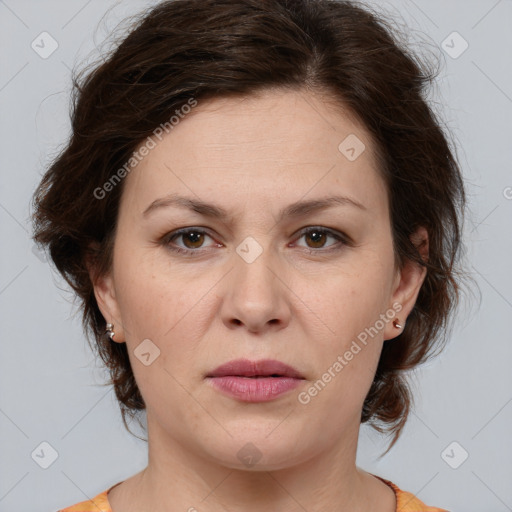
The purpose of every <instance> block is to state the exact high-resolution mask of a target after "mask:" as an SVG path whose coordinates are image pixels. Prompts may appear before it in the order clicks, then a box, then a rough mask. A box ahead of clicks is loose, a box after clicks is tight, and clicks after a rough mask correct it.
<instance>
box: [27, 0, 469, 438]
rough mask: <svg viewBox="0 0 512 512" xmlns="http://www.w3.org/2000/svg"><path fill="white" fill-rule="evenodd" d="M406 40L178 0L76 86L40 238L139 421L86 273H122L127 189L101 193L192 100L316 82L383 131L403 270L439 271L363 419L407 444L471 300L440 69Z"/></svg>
mask: <svg viewBox="0 0 512 512" xmlns="http://www.w3.org/2000/svg"><path fill="white" fill-rule="evenodd" d="M393 32H394V30H393V29H392V28H391V25H390V24H389V23H388V22H386V21H385V19H384V18H383V17H382V16H381V15H376V14H374V13H373V12H372V11H371V10H370V9H369V8H368V7H366V8H362V7H360V6H358V5H356V3H355V2H350V1H336V0H171V1H164V2H161V3H160V4H158V5H156V6H155V7H154V8H152V9H151V10H149V11H147V12H146V13H143V15H141V18H140V19H138V20H137V22H136V23H135V24H134V25H133V26H132V27H131V30H129V33H128V35H127V36H126V37H125V38H124V39H123V40H122V41H121V42H120V43H119V44H118V45H117V46H116V48H115V49H114V51H112V52H111V53H110V54H109V55H108V56H107V57H106V58H105V59H104V60H103V62H102V63H101V64H100V65H98V66H97V67H95V68H94V69H92V71H87V72H86V71H83V72H82V73H81V74H79V75H78V76H76V77H74V97H73V111H72V134H71V138H70V140H69V142H68V144H67V146H66V147H65V148H64V150H63V151H62V152H61V154H60V155H59V156H58V157H57V158H56V159H55V160H54V162H53V163H52V165H51V166H50V167H49V169H48V170H47V172H46V173H45V175H44V177H43V179H42V181H41V183H40V185H39V187H38V189H37V190H36V192H35V194H34V198H33V206H34V214H33V221H34V239H35V240H36V242H37V243H38V244H40V245H44V246H47V247H48V248H49V252H50V255H51V259H52V261H53V263H54V264H55V266H56V268H57V269H58V271H59V272H60V273H61V274H62V275H63V276H64V278H65V279H66V280H67V282H68V283H69V284H70V286H71V287H72V288H73V290H74V292H75V293H76V294H77V296H78V297H79V299H80V301H81V306H82V308H83V317H82V320H83V325H84V330H85V331H86V334H87V335H88V334H89V333H92V335H93V338H94V340H95V344H94V346H95V347H96V349H97V351H98V354H99V355H100V356H101V358H102V360H103V361H104V363H105V364H106V366H107V367H108V368H109V370H110V374H111V380H110V381H109V383H108V384H113V386H114V389H115V393H116V396H117V399H118V401H119V404H120V408H121V412H122V417H123V421H124V424H125V426H126V427H127V428H128V426H127V423H126V416H125V415H126V414H127V413H128V414H129V415H130V416H131V417H135V416H136V412H137V411H139V410H142V409H144V408H145V404H144V401H143V398H142V396H141V394H140V392H139V389H138V387H137V384H136V382H135V379H134V375H133V372H132V369H131V366H130V361H129V358H128V353H127V348H126V344H125V343H123V344H120V343H115V342H113V341H111V340H110V339H109V338H108V336H106V335H105V319H104V318H103V316H102V314H101V312H100V310H99V308H98V305H97V303H96V299H95V296H94V291H93V286H92V282H91V278H90V276H89V273H88V271H87V267H86V265H85V261H86V258H92V261H94V264H95V268H96V269H97V271H98V272H99V273H100V274H101V273H104V272H107V271H108V270H109V269H110V267H111V264H112V248H113V238H114V233H115V227H116V219H117V212H118V205H119V200H120V197H121V193H122V190H123V182H121V183H120V184H119V186H116V187H112V190H110V191H109V192H108V194H106V195H105V197H104V198H103V199H95V197H96V194H95V193H94V191H95V190H97V189H98V187H101V186H102V185H103V184H104V183H106V182H107V181H108V180H109V178H111V177H112V175H113V173H114V172H115V171H116V170H117V169H120V168H122V167H123V165H125V163H126V162H127V161H129V159H130V157H131V156H132V154H133V152H134V150H135V149H136V148H137V147H138V146H139V145H140V144H141V142H142V141H144V139H146V138H147V137H148V136H150V135H151V134H152V133H153V132H154V130H155V127H157V126H159V125H161V124H163V123H165V122H167V121H168V119H169V116H170V114H171V113H173V112H175V111H176V110H177V109H180V108H181V107H182V106H183V105H184V104H185V103H186V102H187V101H188V100H190V98H195V99H196V100H201V99H206V98H216V97H225V96H229V95H249V94H251V93H255V92H257V91H259V90H264V89H268V88H275V87H278V88H289V89H300V88H309V89H311V90H319V91H320V90H321V91H323V92H328V94H329V95H330V97H332V98H333V99H334V100H335V101H336V102H337V103H339V104H340V105H341V106H344V107H345V108H347V107H348V111H350V112H352V113H353V114H354V115H355V116H356V117H357V118H358V119H359V120H360V121H361V122H362V124H363V126H365V128H366V129H367V131H368V132H369V133H370V135H371V137H372V139H373V142H374V144H375V147H376V148H377V152H378V155H379V166H380V169H379V170H380V172H381V173H382V176H383V178H384V180H385V182H386V186H387V189H388V193H389V201H390V218H391V224H392V235H393V243H394V251H395V256H396V261H397V263H398V265H402V264H403V262H404V261H405V260H407V259H409V260H413V261H415V262H417V264H419V265H423V266H426V268H427V274H426V278H425V281H424V283H423V285H422V287H421V290H420V293H419V296H418V299H417V302H416V304H415V306H414V308H413V310H412V312H411V314H410V316H409V318H408V321H407V324H406V326H405V329H404V330H403V332H402V334H400V335H399V336H398V337H397V338H395V339H393V340H390V341H386V342H385V343H384V347H383V350H382V354H381V357H380V361H379V364H378V368H377V371H376V375H375V378H374V381H373V383H372V385H371V388H370V390H369V392H368V395H367V396H366V398H365V402H364V406H363V410H362V416H361V422H362V423H364V422H369V423H370V425H372V426H373V427H374V428H375V429H377V430H378V431H380V432H384V431H388V432H389V433H394V434H395V435H394V438H393V441H392V443H391V446H393V444H394V443H395V442H396V440H397V439H398V437H399V435H400V432H401V430H402V428H403V426H404V424H405V421H406V419H407V416H408V413H409V410H410V407H411V402H412V394H411V392H410V388H409V386H408V383H407V381H406V378H405V374H404V371H405V370H409V369H412V368H414V367H415V366H417V365H418V364H420V363H422V362H424V361H426V360H427V359H428V358H430V357H431V356H432V353H433V349H434V348H435V347H438V348H440V347H441V343H442V342H443V341H445V339H446V336H445V334H446V326H447V321H448V319H449V318H450V317H451V312H452V310H453V308H454V306H455V305H456V303H457V300H458V296H459V284H458V280H457V279H456V274H457V271H456V263H457V262H458V260H459V253H460V251H461V223H462V215H463V210H464V203H465V197H464V189H463V180H462V177H461V172H460V169H459V167H458V164H457V161H456V158H455V156H454V154H453V152H452V151H453V150H451V149H450V144H449V142H448V140H447V135H446V134H445V133H444V132H443V129H442V128H441V124H440V122H439V120H438V119H437V117H436V115H435V113H434V112H433V111H432V109H431V108H430V106H429V105H428V104H427V101H426V90H427V86H428V85H430V84H431V82H432V81H433V80H434V78H435V77H436V74H437V71H435V70H433V69H432V68H431V67H429V66H430V63H427V61H426V60H425V61H422V59H420V58H419V57H418V56H417V55H415V54H414V53H412V52H411V51H410V50H409V49H407V48H406V47H405V46H404V45H402V44H400V43H399V42H398V39H396V36H395V35H394V33H393ZM419 226H424V227H425V228H426V229H427V231H428V236H429V258H428V261H427V262H425V261H423V260H422V259H421V257H420V255H419V252H418V250H417V248H416V247H415V246H414V245H413V243H412V242H411V240H410V235H411V234H412V233H413V232H414V231H415V230H416V228H418V227H419ZM94 244H96V245H94ZM94 246H95V247H96V249H95V250H93V249H92V247H94ZM391 446H390V447H391Z"/></svg>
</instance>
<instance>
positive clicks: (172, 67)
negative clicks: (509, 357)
mask: <svg viewBox="0 0 512 512" xmlns="http://www.w3.org/2000/svg"><path fill="white" fill-rule="evenodd" d="M432 79H433V74H432V73H430V72H429V71H428V70H427V69H425V67H424V65H423V64H422V63H421V61H419V60H418V59H417V58H416V57H415V56H413V55H411V54H410V53H409V52H408V51H407V50H406V49H404V48H401V47H400V45H399V44H398V43H397V42H396V41H395V40H394V38H393V36H392V33H391V30H390V29H389V27H388V26H387V25H386V24H385V23H384V21H383V20H382V19H380V18H378V17H376V16H375V15H373V14H371V13H370V12H369V11H367V10H364V9H362V8H360V7H357V6H356V5H354V4H353V3H351V2H337V1H332V0H313V1H307V0H293V1H291V0H265V1H262V0H221V1H219V0H175V1H170V2H163V3H161V4H159V5H157V6H156V7H154V8H153V9H152V10H150V11H148V12H147V13H145V14H144V16H143V17H142V18H141V20H140V21H139V22H138V24H137V25H136V26H134V27H133V29H132V30H131V31H130V33H129V34H128V36H127V37H126V38H125V39H124V40H123V41H122V42H121V43H120V44H119V46H118V47H117V48H116V49H115V51H114V52H113V53H112V54H111V55H110V56H109V57H108V58H107V59H106V60H105V62H104V63H102V64H101V65H99V66H98V67H97V68H96V69H94V70H92V71H91V72H90V73H89V75H87V76H84V77H82V78H81V79H79V80H77V82H76V84H75V85H76V95H75V108H74V111H73V124H72V137H71V139H70V141H69V144H68V145H67V147H66V148H65V149H64V151H63V152H62V153H61V155H60V156H59V157H58V158H57V159H56V160H55V162H54V163H53V165H52V166H51V167H50V169H49V170H48V171H47V173H46V174H45V176H44V178H43V180H42V182H41V184H40V186H39V188H38V190H37V191H36V194H35V196H34V206H35V211H34V223H35V234H34V238H35V240H36V241H37V242H39V243H40V244H42V245H46V246H48V248H49V250H50V254H51V257H52V260H53V262H54V264H55V266H56V268H57V269H58V270H59V272H61V273H62V274H63V276H64V277H65V278H66V279H67V281H68V282H69V283H70V285H71V286H72V287H73V289H74V291H75V292H76V294H77V295H78V297H79V298H80V299H81V301H82V305H83V321H84V326H85V328H86V330H87V332H90V333H92V335H93V339H94V341H95V346H96V347H97V350H98V353H99V355H100V356H101V357H102V359H103V360H104V362H105V364H106V365H107V367H108V368H109V369H110V372H111V377H112V384H113V385H114V389H115V392H116V396H117V398H118V401H119V404H120V407H121V411H122V413H123V420H124V421H125V425H126V426H127V424H126V416H127V415H130V416H132V417H136V414H137V412H141V411H145V412H146V415H147V430H148V450H149V459H148V460H149V463H148V466H147V467H146V468H145V469H144V470H143V471H141V472H140V473H138V474H136V475H134V476H132V477H131V478H128V479H127V480H124V481H122V482H118V483H116V484H115V485H113V486H111V487H109V488H108V489H107V490H106V491H104V492H102V493H100V494H98V495H97V496H96V497H95V498H93V499H92V500H91V501H88V502H83V503H81V504H77V505H74V506H71V507H68V508H65V509H63V511H66V512H78V511H82V512H84V511H93V510H94V511H96V510H102V511H103V512H109V511H113V512H132V511H133V512H134V511H137V512H141V511H144V510H151V511H154V512H160V511H167V512H168V511H174V510H176V511H178V510H188V511H194V510H207V511H212V512H216V511H220V510H244V511H252V510H254V511H256V510H258V511H259V510H283V511H284V510H286V511H295V510H297V511H298V510H308V511H311V512H312V511H317V510H318V511H319V510H333V511H334V510H350V511H351V512H359V511H360V512H362V511H369V510H372V511H374V512H392V511H399V510H400V511H402V512H407V511H409V512H410V511H415V512H418V511H440V510H443V509H440V508H434V507H428V506H426V505H425V504H424V503H422V502H421V501H420V500H419V499H418V498H417V497H415V496H414V495H412V494H411V493H409V492H406V491H403V490H401V489H399V488H398V487H397V486H396V485H395V484H393V483H392V482H390V481H389V480H387V479H385V478H383V477H379V476H377V475H373V474H370V473H368V472H365V471H363V470H362V469H360V468H358V467H357V466H356V451H357V440H358V434H359V428H360V425H361V423H366V422H368V423H369V424H371V425H372V426H374V427H375V428H376V429H377V430H379V431H381V432H388V433H391V434H393V435H394V437H393V441H392V443H391V445H390V447H391V446H393V444H394V443H395V442H396V440H397V439H398V436H399V435H400V432H401V430H402V428H403V426H404V424H405V421H406V419H407V416H408V412H409V407H410V403H411V395H410V391H409V388H408V385H407V382H406V380H405V377H404V374H403V372H404V370H409V369H411V368H414V367H415V366H417V365H418V364H420V363H422V362H424V361H425V360H427V358H429V357H430V356H431V355H432V353H433V350H434V348H439V347H440V344H441V342H442V341H443V340H444V338H443V329H444V327H445V326H446V323H447V321H448V319H449V318H450V317H451V313H452V311H453V309H454V306H455V304H456V302H457V296H458V285H457V281H456V279H455V265H456V263H457V261H458V255H459V252H460V226H461V218H462V212H463V206H464V190H463V184H462V178H461V173H460V170H459V167H458V165H457V162H456V160H455V158H454V156H453V154H452V153H451V151H450V148H449V144H448V142H447V140H446V138H445V136H444V134H443V132H442V130H441V128H440V126H439V123H438V121H437V120H436V118H435V116H434V114H433V113H432V111H431V110H430V108H429V106H428V105H427V103H426V102H425V100H424V92H425V91H424V89H425V86H426V85H427V84H428V82H429V81H431V80H432Z"/></svg>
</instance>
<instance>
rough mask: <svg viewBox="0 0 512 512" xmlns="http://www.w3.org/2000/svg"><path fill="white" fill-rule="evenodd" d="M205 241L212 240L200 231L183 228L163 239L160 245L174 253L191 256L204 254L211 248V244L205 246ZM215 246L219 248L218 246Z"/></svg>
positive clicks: (204, 232)
mask: <svg viewBox="0 0 512 512" xmlns="http://www.w3.org/2000/svg"><path fill="white" fill-rule="evenodd" d="M206 239H210V240H213V238H212V236H211V235H209V234H208V233H207V232H206V231H204V230H202V229H198V228H183V229H178V230H177V231H174V232H173V233H170V234H169V235H167V236H166V237H164V238H163V239H162V240H163V241H162V243H163V244H164V245H165V246H166V247H167V248H168V249H170V250H172V251H174V252H177V253H182V254H188V255H192V254H194V253H196V254H201V253H204V251H205V250H206V249H210V248H211V247H212V245H211V244H210V245H205V243H206V242H207V240H206ZM216 246H217V247H219V244H216Z"/></svg>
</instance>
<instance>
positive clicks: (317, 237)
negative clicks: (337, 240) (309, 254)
mask: <svg viewBox="0 0 512 512" xmlns="http://www.w3.org/2000/svg"><path fill="white" fill-rule="evenodd" d="M303 236H304V237H305V239H306V240H308V239H309V240H311V244H308V245H309V247H312V248H313V249H319V248H321V247H323V246H324V245H325V242H326V240H327V234H326V233H325V231H321V230H316V229H315V230H311V231H309V232H307V233H305V234H304V235H303Z"/></svg>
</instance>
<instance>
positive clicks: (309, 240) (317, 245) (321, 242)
mask: <svg viewBox="0 0 512 512" xmlns="http://www.w3.org/2000/svg"><path fill="white" fill-rule="evenodd" d="M301 239H304V240H305V242H306V245H303V244H298V245H299V246H300V247H304V248H306V249H313V250H314V249H318V251H316V252H318V253H321V252H327V251H328V250H331V249H333V250H335V249H341V248H342V247H344V246H345V245H350V243H349V241H350V239H349V238H348V237H347V236H346V235H344V234H343V233H339V232H337V231H333V230H331V229H328V228H322V227H316V226H313V227H310V228H307V229H303V230H302V231H301V233H300V235H299V238H298V239H297V240H301ZM329 239H331V242H329ZM311 252H315V251H311Z"/></svg>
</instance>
